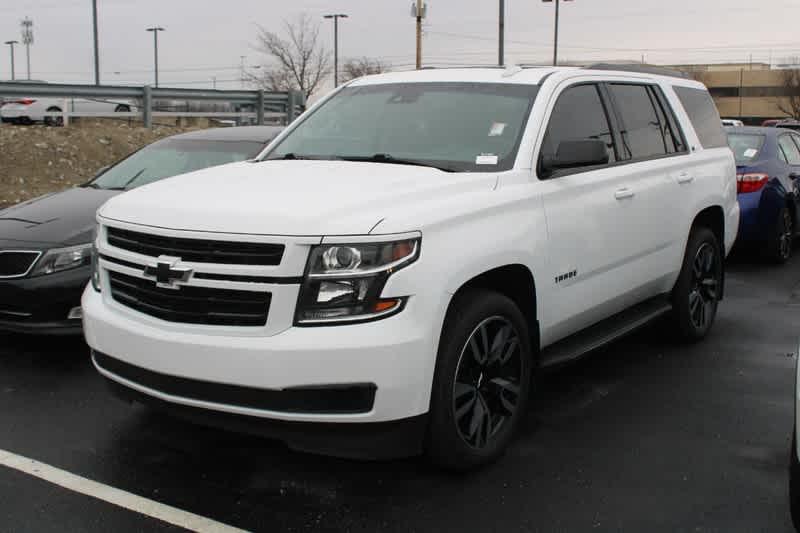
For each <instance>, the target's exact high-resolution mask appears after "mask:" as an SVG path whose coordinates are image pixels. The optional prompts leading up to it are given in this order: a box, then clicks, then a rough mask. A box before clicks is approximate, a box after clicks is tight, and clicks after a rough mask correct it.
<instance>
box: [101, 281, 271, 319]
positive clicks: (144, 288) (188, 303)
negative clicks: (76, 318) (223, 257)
mask: <svg viewBox="0 0 800 533" xmlns="http://www.w3.org/2000/svg"><path fill="white" fill-rule="evenodd" d="M108 277H109V281H110V285H111V296H112V298H114V300H115V301H117V302H119V303H120V304H122V305H125V306H127V307H130V308H131V309H135V310H136V311H139V312H141V313H144V314H147V315H150V316H154V317H156V318H160V319H162V320H167V321H169V322H182V323H186V324H208V325H215V326H263V325H265V324H266V323H267V313H268V312H269V304H270V300H271V296H272V295H271V294H270V293H268V292H256V291H240V290H232V289H209V288H206V287H189V286H185V285H183V286H181V287H180V289H168V288H162V287H158V286H157V285H156V283H155V282H154V281H150V280H147V279H141V278H137V277H134V276H128V275H125V274H120V273H119V272H113V271H108Z"/></svg>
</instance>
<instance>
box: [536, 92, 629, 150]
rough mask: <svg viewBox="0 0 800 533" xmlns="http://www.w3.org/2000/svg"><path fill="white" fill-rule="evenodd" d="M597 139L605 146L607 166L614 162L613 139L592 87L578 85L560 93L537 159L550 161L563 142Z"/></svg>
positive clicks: (599, 100)
mask: <svg viewBox="0 0 800 533" xmlns="http://www.w3.org/2000/svg"><path fill="white" fill-rule="evenodd" d="M581 139H600V140H602V141H604V142H605V143H606V146H608V153H609V162H613V161H615V160H616V158H615V155H614V139H613V136H612V135H611V127H610V126H609V124H608V117H607V115H606V111H605V107H604V106H603V102H602V100H601V99H600V93H599V92H598V90H597V86H596V85H578V86H576V87H570V88H569V89H567V90H565V91H564V92H563V93H561V96H559V97H558V102H556V105H555V107H554V108H553V114H552V115H551V116H550V124H548V126H547V134H546V135H545V138H544V142H543V143H542V152H541V156H540V157H541V158H542V159H548V158H553V157H555V155H556V151H557V150H558V145H559V144H560V143H561V142H563V141H577V140H581Z"/></svg>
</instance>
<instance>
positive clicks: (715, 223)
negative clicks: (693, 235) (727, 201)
mask: <svg viewBox="0 0 800 533" xmlns="http://www.w3.org/2000/svg"><path fill="white" fill-rule="evenodd" d="M697 226H703V227H706V228H708V229H710V230H711V231H712V233H714V236H715V237H716V238H717V242H718V243H719V245H720V247H721V248H722V253H723V255H725V214H724V213H723V212H722V208H721V207H720V206H718V205H714V206H711V207H707V208H705V209H703V210H702V211H700V212H699V213H698V214H697V216H696V217H694V222H692V227H693V228H694V227H697Z"/></svg>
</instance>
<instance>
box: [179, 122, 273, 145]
mask: <svg viewBox="0 0 800 533" xmlns="http://www.w3.org/2000/svg"><path fill="white" fill-rule="evenodd" d="M281 131H283V126H237V127H233V128H209V129H206V130H197V131H189V132H186V133H179V134H177V135H173V136H172V137H169V138H170V139H181V140H187V141H228V142H236V141H253V142H261V143H266V142H268V141H271V140H272V139H274V138H275V137H276V136H277V135H278V133H280V132H281Z"/></svg>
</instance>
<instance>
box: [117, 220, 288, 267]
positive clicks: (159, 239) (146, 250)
mask: <svg viewBox="0 0 800 533" xmlns="http://www.w3.org/2000/svg"><path fill="white" fill-rule="evenodd" d="M108 244H110V245H111V246H115V247H117V248H122V249H123V250H128V251H130V252H136V253H139V254H143V255H149V256H151V257H158V256H159V255H169V256H175V257H180V258H181V259H182V260H183V261H191V262H195V263H218V264H225V265H259V266H274V265H279V264H280V263H281V258H282V257H283V252H284V248H285V247H284V245H283V244H272V243H255V242H231V241H209V240H204V239H184V238H179V237H165V236H162V235H150V234H147V233H139V232H137V231H129V230H124V229H119V228H108Z"/></svg>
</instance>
